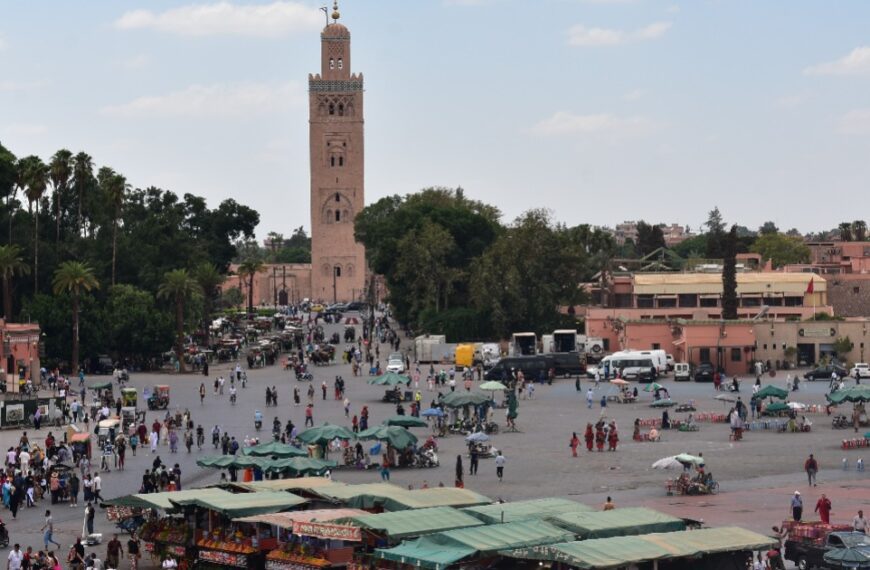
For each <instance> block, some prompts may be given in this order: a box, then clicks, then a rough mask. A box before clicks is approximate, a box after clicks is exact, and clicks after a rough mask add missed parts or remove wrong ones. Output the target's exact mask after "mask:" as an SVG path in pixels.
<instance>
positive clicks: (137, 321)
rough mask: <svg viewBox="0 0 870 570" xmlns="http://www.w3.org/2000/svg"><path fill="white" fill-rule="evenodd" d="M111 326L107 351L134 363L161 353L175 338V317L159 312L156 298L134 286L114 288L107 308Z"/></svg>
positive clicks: (106, 311)
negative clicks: (129, 359)
mask: <svg viewBox="0 0 870 570" xmlns="http://www.w3.org/2000/svg"><path fill="white" fill-rule="evenodd" d="M104 320H105V322H106V323H108V326H109V331H110V333H109V335H107V336H108V338H107V341H108V343H107V349H108V351H109V352H110V353H111V354H113V355H114V356H117V357H119V358H120V357H128V358H131V359H133V360H134V361H136V360H138V361H147V359H149V358H151V357H153V356H155V355H159V354H161V353H162V352H163V351H164V350H166V347H167V346H170V345H171V344H172V342H173V340H174V337H175V326H174V323H173V322H172V321H173V319H172V316H171V315H170V314H169V313H167V312H166V311H162V310H159V309H158V308H157V306H156V305H155V302H154V295H152V294H151V293H149V292H148V291H143V290H142V289H138V288H137V287H134V286H133V285H123V284H122V285H115V286H114V287H112V288H111V290H109V294H108V297H107V298H106V304H105V309H104Z"/></svg>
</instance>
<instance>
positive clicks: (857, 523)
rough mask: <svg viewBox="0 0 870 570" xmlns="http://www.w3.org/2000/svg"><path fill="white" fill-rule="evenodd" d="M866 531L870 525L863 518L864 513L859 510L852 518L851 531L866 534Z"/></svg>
mask: <svg viewBox="0 0 870 570" xmlns="http://www.w3.org/2000/svg"><path fill="white" fill-rule="evenodd" d="M868 529H870V524H868V523H867V519H865V518H864V511H861V510H859V511H858V514H857V515H855V516H854V517H853V518H852V530H853V531H855V532H863V533H864V534H867V530H868Z"/></svg>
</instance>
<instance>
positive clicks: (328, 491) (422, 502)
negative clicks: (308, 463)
mask: <svg viewBox="0 0 870 570" xmlns="http://www.w3.org/2000/svg"><path fill="white" fill-rule="evenodd" d="M312 492H314V493H316V494H317V495H319V496H321V497H323V498H324V499H326V500H328V501H332V502H336V503H341V504H343V505H344V506H347V507H352V508H355V509H366V510H369V509H374V508H383V510H385V511H404V510H407V509H424V508H429V507H471V506H474V505H486V504H489V503H492V499H490V498H488V497H485V496H483V495H481V494H480V493H475V492H474V491H472V490H470V489H458V488H456V487H433V488H431V489H414V490H408V489H405V488H404V487H399V486H398V485H392V484H390V483H368V484H363V485H345V486H330V487H326V488H323V489H313V490H312Z"/></svg>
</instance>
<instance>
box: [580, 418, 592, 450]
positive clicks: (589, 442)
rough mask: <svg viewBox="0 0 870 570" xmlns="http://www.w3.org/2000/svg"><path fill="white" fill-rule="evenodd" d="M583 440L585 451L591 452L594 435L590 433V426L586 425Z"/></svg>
mask: <svg viewBox="0 0 870 570" xmlns="http://www.w3.org/2000/svg"><path fill="white" fill-rule="evenodd" d="M583 439H585V440H586V451H592V445H593V444H594V443H595V433H594V432H593V431H592V424H591V423H589V424H586V433H584V434H583Z"/></svg>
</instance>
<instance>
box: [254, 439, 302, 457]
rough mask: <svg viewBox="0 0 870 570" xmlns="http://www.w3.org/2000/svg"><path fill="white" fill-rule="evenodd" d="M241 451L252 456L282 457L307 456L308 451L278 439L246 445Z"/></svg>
mask: <svg viewBox="0 0 870 570" xmlns="http://www.w3.org/2000/svg"><path fill="white" fill-rule="evenodd" d="M243 453H244V454H245V455H252V456H254V457H278V458H282V459H283V458H285V457H308V452H307V451H305V450H304V449H299V448H298V447H293V446H292V445H287V444H286V443H281V442H280V441H270V442H268V443H261V444H260V445H255V446H253V447H246V448H245V449H244V450H243Z"/></svg>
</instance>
